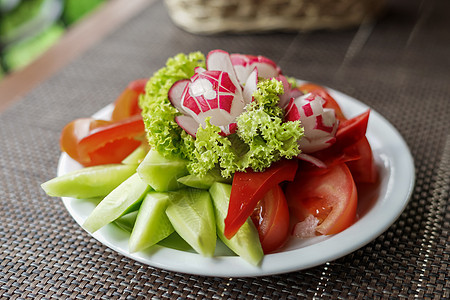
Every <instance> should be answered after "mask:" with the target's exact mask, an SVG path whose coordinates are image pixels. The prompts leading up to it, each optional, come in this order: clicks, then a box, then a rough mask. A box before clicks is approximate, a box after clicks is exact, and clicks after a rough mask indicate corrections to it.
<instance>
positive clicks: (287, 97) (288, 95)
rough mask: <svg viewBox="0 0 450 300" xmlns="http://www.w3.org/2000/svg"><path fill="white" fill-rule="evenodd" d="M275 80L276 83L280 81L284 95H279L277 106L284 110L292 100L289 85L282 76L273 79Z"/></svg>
mask: <svg viewBox="0 0 450 300" xmlns="http://www.w3.org/2000/svg"><path fill="white" fill-rule="evenodd" d="M275 79H276V80H278V81H281V83H283V89H284V94H282V95H280V102H279V103H278V106H280V107H281V108H284V107H286V106H287V105H288V104H289V101H290V100H291V98H292V96H291V85H290V84H289V82H288V80H287V78H286V77H284V76H283V75H279V76H277V77H275Z"/></svg>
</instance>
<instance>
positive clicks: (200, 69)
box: [194, 67, 206, 74]
mask: <svg viewBox="0 0 450 300" xmlns="http://www.w3.org/2000/svg"><path fill="white" fill-rule="evenodd" d="M205 71H206V69H205V68H202V67H195V69H194V72H195V74H198V73H202V72H205Z"/></svg>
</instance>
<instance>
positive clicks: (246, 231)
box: [209, 182, 264, 266]
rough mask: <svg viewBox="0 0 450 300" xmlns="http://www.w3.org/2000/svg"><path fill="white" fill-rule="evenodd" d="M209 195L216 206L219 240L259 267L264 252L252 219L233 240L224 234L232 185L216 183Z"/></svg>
mask: <svg viewBox="0 0 450 300" xmlns="http://www.w3.org/2000/svg"><path fill="white" fill-rule="evenodd" d="M209 193H210V194H211V198H212V200H213V204H214V212H215V218H216V225H217V236H218V237H219V239H220V240H221V241H222V242H223V243H224V244H225V245H226V246H227V247H228V248H230V249H231V250H232V251H233V252H234V253H236V254H237V255H239V256H240V257H242V258H243V259H244V260H246V261H247V262H249V263H251V264H252V265H255V266H256V265H258V264H259V263H260V262H261V260H262V259H263V257H264V252H263V250H262V247H261V243H260V241H259V234H258V230H257V229H256V227H255V225H254V224H253V222H252V220H251V219H250V218H249V219H248V220H247V221H246V222H245V223H244V225H242V227H241V228H240V229H239V230H238V231H237V233H236V234H235V235H234V236H233V237H232V238H231V239H227V238H226V237H225V235H224V233H223V232H224V229H225V223H224V220H225V217H226V216H227V213H228V203H229V202H230V194H231V185H229V184H225V183H219V182H215V183H213V185H212V186H211V188H210V189H209Z"/></svg>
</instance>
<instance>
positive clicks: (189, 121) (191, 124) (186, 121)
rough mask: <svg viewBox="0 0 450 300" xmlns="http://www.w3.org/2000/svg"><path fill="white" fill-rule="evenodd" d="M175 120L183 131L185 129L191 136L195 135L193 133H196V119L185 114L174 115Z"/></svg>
mask: <svg viewBox="0 0 450 300" xmlns="http://www.w3.org/2000/svg"><path fill="white" fill-rule="evenodd" d="M175 122H177V124H178V126H180V127H181V128H183V129H184V131H186V132H187V133H189V134H190V135H192V136H193V137H195V135H196V134H197V130H198V126H199V124H198V122H197V121H196V120H194V118H192V117H190V116H186V115H183V116H176V117H175Z"/></svg>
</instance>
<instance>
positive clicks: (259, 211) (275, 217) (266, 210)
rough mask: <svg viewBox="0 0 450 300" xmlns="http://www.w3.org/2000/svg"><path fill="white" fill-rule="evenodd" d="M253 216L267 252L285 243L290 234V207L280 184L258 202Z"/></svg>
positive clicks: (264, 249)
mask: <svg viewBox="0 0 450 300" xmlns="http://www.w3.org/2000/svg"><path fill="white" fill-rule="evenodd" d="M251 218H252V220H253V223H254V224H255V226H256V228H257V229H258V233H259V240H260V242H261V246H262V248H263V251H264V253H265V254H267V253H271V252H273V251H275V250H277V249H278V248H280V247H281V246H283V245H284V243H285V242H286V240H287V238H288V236H289V209H288V205H287V202H286V198H285V196H284V193H283V190H282V189H281V187H280V186H279V185H276V186H275V187H274V188H272V189H271V190H270V191H269V192H268V193H267V194H265V195H264V197H263V198H262V199H261V200H260V201H259V202H258V204H257V206H256V208H255V210H254V211H253V213H252V215H251Z"/></svg>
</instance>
